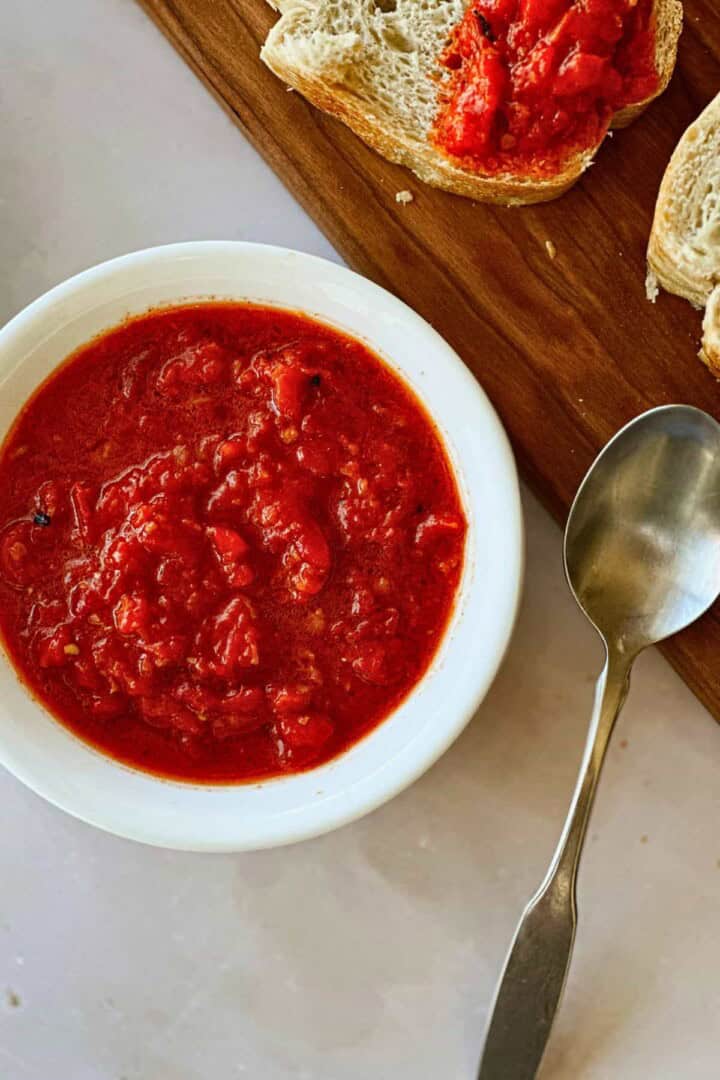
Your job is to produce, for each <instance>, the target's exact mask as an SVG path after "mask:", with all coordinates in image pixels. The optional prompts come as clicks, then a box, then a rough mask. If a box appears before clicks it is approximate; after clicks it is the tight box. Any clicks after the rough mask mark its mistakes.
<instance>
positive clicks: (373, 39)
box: [261, 0, 682, 205]
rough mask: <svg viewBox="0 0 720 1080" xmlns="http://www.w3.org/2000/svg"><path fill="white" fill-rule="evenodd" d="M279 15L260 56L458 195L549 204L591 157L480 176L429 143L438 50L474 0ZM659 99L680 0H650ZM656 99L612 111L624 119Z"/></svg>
mask: <svg viewBox="0 0 720 1080" xmlns="http://www.w3.org/2000/svg"><path fill="white" fill-rule="evenodd" d="M271 2H272V3H273V6H274V7H277V8H278V10H279V11H280V13H281V18H280V19H279V21H278V22H277V23H276V25H275V26H274V27H273V28H272V30H271V31H270V33H269V35H268V38H267V41H266V42H265V45H264V47H263V49H262V53H261V55H262V59H263V60H264V61H265V63H266V64H267V65H268V66H269V67H270V68H271V69H272V70H273V71H274V72H275V74H276V75H278V76H279V78H281V79H282V80H283V81H284V82H286V83H287V84H288V85H289V86H291V87H293V88H294V89H296V90H299V91H300V93H302V94H303V95H304V96H305V97H306V98H308V100H309V101H311V102H312V103H313V104H314V105H317V106H318V107H319V108H320V109H323V110H325V112H328V113H332V114H333V115H335V116H338V117H339V118H340V119H341V120H343V121H344V122H345V123H346V124H347V125H348V126H349V127H350V128H352V130H353V131H355V132H356V133H357V134H358V135H359V136H360V137H361V138H362V139H364V140H365V142H367V143H368V144H369V145H370V146H372V147H373V148H374V149H376V150H378V151H379V152H380V153H381V154H383V155H384V156H385V157H386V158H389V160H390V161H394V162H397V163H399V164H401V165H406V166H407V167H408V168H410V169H412V170H413V171H414V172H415V173H416V174H417V175H418V176H419V177H420V179H421V180H424V181H425V182H426V183H429V184H433V185H435V186H436V187H441V188H445V189H446V190H448V191H452V192H455V193H456V194H458V195H467V196H469V197H470V198H474V199H479V200H482V201H485V202H498V203H505V204H509V205H513V204H523V203H533V202H543V201H545V200H547V199H554V198H555V197H556V196H558V195H561V194H562V193H563V192H564V191H566V190H567V189H568V188H569V187H570V186H571V185H572V184H574V183H575V181H576V180H577V179H578V178H579V177H580V176H581V174H582V173H583V172H584V170H585V169H586V168H587V167H588V165H589V164H590V163H591V161H592V159H593V156H594V154H595V152H596V150H597V146H593V147H591V148H589V149H588V150H585V151H583V152H581V153H577V154H576V155H575V156H574V157H573V158H572V160H571V161H570V162H569V163H568V164H567V165H566V166H565V167H564V168H563V169H562V171H560V172H558V173H557V174H556V175H552V176H549V177H547V178H545V177H544V178H542V179H538V178H537V177H527V176H522V175H513V174H511V173H500V174H493V175H483V174H481V173H479V172H477V171H475V170H472V169H466V168H463V167H462V166H460V165H458V164H456V162H455V161H454V160H452V159H451V158H450V157H448V156H446V155H445V154H444V153H443V152H442V151H441V150H439V149H438V148H437V147H436V146H435V145H434V144H433V142H432V141H431V139H430V134H431V132H432V129H433V125H434V123H435V120H436V116H437V111H438V77H439V75H440V73H441V69H440V66H439V63H438V61H439V57H440V55H441V54H442V52H443V49H444V47H445V45H446V43H447V40H448V38H449V36H450V34H451V31H452V30H453V28H454V27H456V26H457V25H458V23H459V22H460V21H461V19H462V18H463V15H464V13H465V10H466V8H467V6H468V2H469V0H274V2H273V0H271ZM654 16H655V22H656V44H655V53H656V57H655V63H656V69H657V72H658V75H659V85H658V89H657V92H656V94H653V95H652V97H656V96H657V94H659V93H661V92H662V91H663V90H664V89H665V87H666V86H667V83H668V81H669V80H670V76H671V75H672V72H673V68H674V65H675V57H676V52H677V41H678V37H679V35H680V30H681V28H682V6H681V4H680V2H679V0H654ZM650 100H652V98H648V99H647V100H645V101H641V102H638V103H637V104H634V105H631V106H629V107H627V108H625V109H623V110H622V111H621V112H619V113H616V114H615V117H614V120H613V126H624V125H625V124H628V123H629V122H630V121H631V120H633V119H634V118H635V116H637V115H638V113H639V112H641V111H642V110H643V109H644V108H645V106H646V105H647V104H648V103H649V101H650Z"/></svg>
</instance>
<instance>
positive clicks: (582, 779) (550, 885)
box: [478, 651, 632, 1080]
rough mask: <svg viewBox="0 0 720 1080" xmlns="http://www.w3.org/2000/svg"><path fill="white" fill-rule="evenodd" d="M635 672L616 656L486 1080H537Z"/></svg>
mask: <svg viewBox="0 0 720 1080" xmlns="http://www.w3.org/2000/svg"><path fill="white" fill-rule="evenodd" d="M631 666H632V658H629V657H626V656H623V655H622V654H620V653H619V652H615V651H608V655H607V659H606V663H605V667H604V669H603V672H602V674H601V676H600V678H599V679H598V683H597V688H596V691H595V705H594V707H593V714H592V721H591V724H590V731H589V734H588V739H587V743H586V745H585V753H584V755H583V761H582V765H581V768H580V774H579V776H578V781H577V784H576V787H575V791H574V794H573V798H572V803H571V806H570V811H569V813H568V816H567V819H566V821H565V826H564V828H563V832H562V836H561V837H560V842H559V844H558V846H557V849H556V851H555V854H554V856H553V859H552V862H551V863H550V867H549V869H548V872H547V874H546V876H545V880H544V881H543V883H542V885H541V886H540V888H539V889H538V891H537V892H536V893H535V895H534V896H533V898H532V900H530V902H529V904H528V905H527V907H526V908H525V911H524V912H523V915H522V918H521V919H520V923H519V925H518V928H517V930H516V931H515V937H514V938H513V942H512V945H511V946H510V951H509V953H508V956H507V959H506V961H505V967H504V969H503V973H502V976H501V979H500V983H499V985H498V988H497V990H496V994H495V1001H494V1003H493V1007H492V1011H491V1016H490V1024H489V1027H488V1030H487V1035H486V1038H485V1047H484V1050H483V1056H482V1061H481V1063H480V1072H479V1074H478V1080H533V1078H534V1077H535V1075H536V1073H537V1070H538V1069H539V1067H540V1061H541V1059H542V1056H543V1053H544V1050H545V1046H546V1044H547V1041H548V1038H549V1035H550V1029H551V1028H552V1024H553V1020H554V1018H555V1013H556V1011H557V1007H558V1004H559V1002H560V997H561V995H562V991H563V987H564V985H565V979H566V976H567V972H568V968H569V966H570V956H571V954H572V947H573V941H574V939H575V927H576V924H577V907H576V900H575V882H576V878H577V868H578V863H579V861H580V853H581V851H582V845H583V840H584V839H585V831H586V828H587V823H588V820H589V817H590V810H591V809H592V804H593V799H594V796H595V790H596V788H597V783H598V779H599V776H600V770H601V768H602V763H603V759H604V757H605V752H606V750H607V747H608V743H609V741H610V735H611V734H612V729H613V725H614V723H615V720H616V718H617V716H618V714H619V712H620V710H621V709H622V706H623V704H624V702H625V698H626V696H627V691H628V685H629V678H630V668H631Z"/></svg>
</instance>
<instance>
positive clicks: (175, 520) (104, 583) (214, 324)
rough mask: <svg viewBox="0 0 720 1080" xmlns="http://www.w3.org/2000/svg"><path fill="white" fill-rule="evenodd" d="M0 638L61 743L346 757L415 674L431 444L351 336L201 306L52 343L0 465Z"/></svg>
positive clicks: (425, 646)
mask: <svg viewBox="0 0 720 1080" xmlns="http://www.w3.org/2000/svg"><path fill="white" fill-rule="evenodd" d="M0 505H1V506H2V515H3V516H2V519H0V632H1V633H2V638H3V640H4V643H5V647H6V649H7V651H8V653H9V655H10V657H11V659H12V661H13V663H14V665H15V667H16V669H17V670H18V672H19V674H20V675H21V677H22V679H23V680H24V681H25V683H26V684H27V685H28V687H29V688H30V690H31V691H32V693H33V694H34V695H35V696H36V697H37V698H38V699H39V700H40V701H41V702H43V703H44V704H45V706H46V707H47V708H48V709H49V710H50V712H51V713H52V714H53V715H54V716H55V717H57V718H58V719H59V720H60V721H61V722H62V723H63V724H65V725H66V726H67V727H68V728H70V729H71V730H72V731H74V732H75V733H76V734H77V735H79V736H80V737H81V738H83V739H85V740H86V741H88V742H90V743H92V744H93V745H95V746H97V747H98V748H100V749H102V750H103V751H105V752H106V753H108V754H110V755H111V756H113V757H116V758H117V759H119V760H122V761H124V762H126V763H128V764H131V765H134V766H136V767H139V768H141V769H144V770H146V771H149V772H153V773H156V774H160V775H165V776H169V777H173V778H178V779H184V780H194V781H200V782H203V781H205V782H215V783H217V782H239V781H245V780H252V779H257V778H263V777H268V776H275V775H279V774H284V773H288V772H296V771H300V770H303V769H306V768H309V767H312V766H314V765H317V764H320V763H322V762H324V761H327V760H329V759H331V758H333V757H335V756H336V755H338V754H340V753H341V752H343V751H344V750H346V749H347V748H348V747H350V746H351V745H352V744H353V743H354V742H356V741H357V740H358V739H359V738H361V737H362V736H363V735H365V734H366V733H367V732H368V731H370V730H371V729H372V728H373V727H375V726H376V725H377V724H378V723H380V722H381V721H382V720H383V719H384V718H385V717H387V716H388V714H389V713H391V712H392V711H393V710H394V709H395V708H396V707H397V706H398V705H399V703H400V702H401V701H402V700H403V699H404V698H405V697H406V696H407V694H408V693H409V692H410V691H411V690H412V688H413V686H414V685H415V684H416V683H417V682H418V680H419V679H420V678H421V677H422V675H423V674H424V672H425V671H426V670H427V668H428V665H429V664H430V662H431V660H432V658H433V656H434V654H435V652H436V650H437V647H438V645H439V642H440V640H441V639H442V636H443V633H444V631H445V629H446V626H447V623H448V620H449V617H450V614H451V612H452V608H453V602H454V598H455V594H456V591H457V588H458V584H459V581H460V576H461V573H462V564H463V556H464V547H465V534H466V521H465V517H464V514H463V509H462V505H461V501H460V497H459V494H458V491H457V486H456V483H455V479H454V476H453V472H452V468H451V466H450V463H449V461H448V459H447V455H446V453H445V450H444V448H443V446H442V443H441V440H440V438H439V436H438V434H437V432H436V430H435V428H434V426H433V424H432V421H431V420H430V418H429V417H428V415H427V413H426V412H425V410H424V409H423V407H422V405H421V404H420V403H419V402H418V400H417V399H416V398H415V396H414V395H413V394H412V392H411V391H410V390H409V388H408V387H407V386H406V385H405V384H404V383H403V382H402V381H401V379H400V378H399V377H398V376H396V375H395V374H394V373H393V372H392V371H391V370H390V369H389V368H388V367H387V366H386V365H385V364H384V363H383V362H382V361H381V360H380V359H379V358H378V357H377V356H375V355H374V354H373V353H372V352H371V351H370V350H369V349H368V348H367V346H365V345H364V344H362V343H361V342H359V341H357V340H355V339H353V338H350V337H348V336H346V335H344V334H342V333H340V332H338V331H336V330H333V329H331V328H329V327H327V326H325V325H324V324H322V323H319V322H317V321H315V320H312V319H310V318H308V317H306V316H304V315H300V314H297V313H293V312H288V311H283V310H279V309H275V308H263V307H259V306H254V305H249V304H231V303H203V304H197V305H189V306H185V307H178V308H171V309H163V310H158V311H154V312H150V313H148V314H146V315H143V316H140V317H137V318H134V319H132V320H130V321H128V322H127V323H125V324H123V325H122V326H120V327H118V328H116V329H114V330H111V331H109V332H108V333H105V334H103V335H101V336H100V337H99V338H97V339H95V340H94V341H92V342H90V343H89V344H88V345H86V346H83V347H82V348H81V349H79V350H78V351H77V352H76V353H74V354H73V355H72V356H71V357H70V358H69V359H68V360H67V361H66V362H65V363H64V364H63V365H62V366H61V367H60V368H59V369H57V370H56V372H54V373H53V375H51V377H50V378H49V379H48V380H47V381H46V382H45V383H44V384H43V385H42V386H41V387H40V389H39V390H38V391H37V392H36V393H35V395H34V396H33V398H32V399H31V400H30V402H29V403H28V404H27V405H26V406H25V407H24V409H23V411H22V412H21V414H20V416H19V418H18V420H17V422H16V424H15V426H14V427H13V429H12V430H11V432H10V434H9V436H8V437H7V439H6V441H5V444H4V446H3V449H2V453H1V454H0Z"/></svg>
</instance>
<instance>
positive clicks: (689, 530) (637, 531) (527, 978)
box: [479, 405, 720, 1080]
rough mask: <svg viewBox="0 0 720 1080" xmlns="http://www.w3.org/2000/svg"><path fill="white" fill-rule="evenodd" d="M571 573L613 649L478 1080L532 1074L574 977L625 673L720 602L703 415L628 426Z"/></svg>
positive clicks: (716, 499)
mask: <svg viewBox="0 0 720 1080" xmlns="http://www.w3.org/2000/svg"><path fill="white" fill-rule="evenodd" d="M565 572H566V575H567V579H568V583H569V585H570V588H571V589H572V591H573V594H574V596H575V599H576V600H577V602H578V604H579V605H580V607H581V608H582V610H583V611H584V612H585V614H586V615H587V617H588V619H589V620H590V622H591V623H592V624H593V626H594V627H595V629H596V630H597V632H598V633H599V634H600V637H601V638H602V640H603V642H604V645H605V667H604V668H603V671H602V674H601V675H600V678H599V680H598V683H597V689H596V694H595V706H594V709H593V714H592V721H591V723H590V731H589V734H588V740H587V744H586V747H585V753H584V756H583V761H582V766H581V768H580V775H579V777H578V781H577V786H576V788H575V792H574V794H573V798H572V804H571V806H570V812H569V814H568V817H567V820H566V822H565V827H564V829H563V832H562V836H561V838H560V843H559V844H558V847H557V850H556V852H555V854H554V856H553V859H552V862H551V864H550V868H549V870H548V872H547V875H546V877H545V880H544V881H543V883H542V885H541V886H540V888H539V889H538V891H537V892H536V894H535V895H534V896H533V898H532V900H531V901H530V903H529V904H528V905H527V907H526V908H525V911H524V913H523V916H522V918H521V920H520V924H519V926H518V928H517V930H516V932H515V937H514V939H513V942H512V945H511V946H510V952H509V954H508V957H507V960H506V961H505V968H504V971H503V974H502V977H501V980H500V983H499V986H498V989H497V992H496V996H495V1002H494V1004H493V1008H492V1012H491V1019H490V1025H489V1027H488V1031H487V1036H486V1040H485V1048H484V1051H483V1056H482V1061H481V1064H480V1072H479V1080H532V1078H533V1077H535V1075H536V1073H537V1070H538V1068H539V1066H540V1061H541V1059H542V1056H543V1052H544V1050H545V1046H546V1043H547V1040H548V1037H549V1035H550V1029H551V1027H552V1023H553V1020H554V1018H555V1013H556V1010H557V1007H558V1003H559V1001H560V996H561V994H562V990H563V986H564V984H565V979H566V976H567V971H568V968H569V965H570V956H571V953H572V947H573V941H574V938H575V926H576V922H577V910H576V899H575V882H576V877H577V869H578V862H579V860H580V853H581V850H582V844H583V840H584V838H585V830H586V828H587V823H588V819H589V816H590V810H591V807H592V803H593V798H594V795H595V790H596V788H597V783H598V778H599V776H600V769H601V767H602V763H603V759H604V757H605V752H606V750H607V747H608V743H609V741H610V735H611V733H612V729H613V725H614V723H615V720H616V718H617V716H618V713H619V712H620V709H621V708H622V706H623V703H624V701H625V697H626V695H627V692H628V685H629V679H630V669H631V667H632V665H633V662H634V660H635V658H636V657H637V655H638V653H640V652H641V651H642V650H643V649H645V648H646V647H647V646H648V645H653V644H656V643H657V642H659V641H662V640H664V639H665V638H667V637H669V636H670V635H671V634H675V633H677V631H678V630H682V629H683V628H684V627H686V626H687V625H688V624H689V623H691V622H693V621H694V620H695V619H697V618H698V616H699V615H702V613H703V612H704V611H706V610H707V608H709V607H710V605H711V604H712V603H713V601H714V600H715V599H716V597H717V596H718V593H720V425H718V424H717V423H716V422H715V420H713V419H712V418H711V417H710V416H708V415H707V414H706V413H703V412H700V410H699V409H693V408H691V407H690V406H688V405H668V406H665V407H662V408H659V409H652V410H651V411H650V412H646V413H643V415H642V416H638V417H637V419H635V420H633V421H632V423H630V424H628V425H627V427H624V428H623V429H622V431H620V432H619V433H618V434H617V435H616V436H615V438H614V439H612V441H611V442H610V443H608V445H607V446H606V447H605V449H604V450H603V451H602V453H601V454H600V456H599V457H598V458H597V459H596V461H595V463H594V464H593V466H592V467H591V469H590V471H589V472H588V474H587V476H586V477H585V479H584V480H583V482H582V484H581V486H580V489H579V491H578V493H577V496H576V498H575V502H574V503H573V505H572V508H571V510H570V516H569V518H568V523H567V527H566V530H565Z"/></svg>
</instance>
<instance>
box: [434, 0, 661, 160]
mask: <svg viewBox="0 0 720 1080" xmlns="http://www.w3.org/2000/svg"><path fill="white" fill-rule="evenodd" d="M440 62H441V63H442V64H443V65H444V67H445V68H447V69H448V70H449V73H450V74H449V77H448V78H447V79H446V81H445V83H444V85H443V90H442V91H441V104H440V109H439V112H438V116H437V119H436V123H435V128H434V131H433V136H432V137H433V140H434V142H435V143H436V144H437V145H438V146H439V147H440V148H441V149H442V150H444V151H445V152H446V153H447V154H448V155H450V156H451V157H454V158H458V159H461V163H462V165H463V167H464V168H468V167H474V168H475V169H477V171H478V172H482V173H488V174H491V175H492V174H497V173H502V172H512V173H514V174H525V175H527V176H528V177H533V176H534V177H538V178H541V177H543V176H550V175H554V174H556V173H558V172H560V171H562V169H563V167H564V166H565V165H566V164H567V162H568V160H569V159H570V158H571V157H572V156H574V155H575V154H577V153H579V152H582V151H583V150H588V149H594V147H595V146H596V145H597V144H598V143H599V142H600V141H601V139H602V138H603V136H604V135H605V133H606V131H607V129H608V126H609V124H610V121H611V119H612V116H613V114H614V113H616V112H618V111H619V110H620V109H622V108H624V107H625V106H628V105H632V104H636V103H639V102H641V101H643V100H645V99H646V98H648V97H650V96H651V95H652V94H653V93H654V92H655V91H656V90H657V88H658V83H659V78H658V74H657V71H656V67H655V26H654V17H653V0H577V2H576V3H572V2H570V0H471V3H470V4H469V6H468V8H467V10H466V12H465V16H464V18H463V19H462V21H461V22H460V23H459V24H458V26H457V27H456V28H455V30H454V32H453V34H452V37H451V39H450V41H449V43H448V45H447V48H446V49H445V51H444V52H443V54H442V56H441V58H440Z"/></svg>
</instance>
